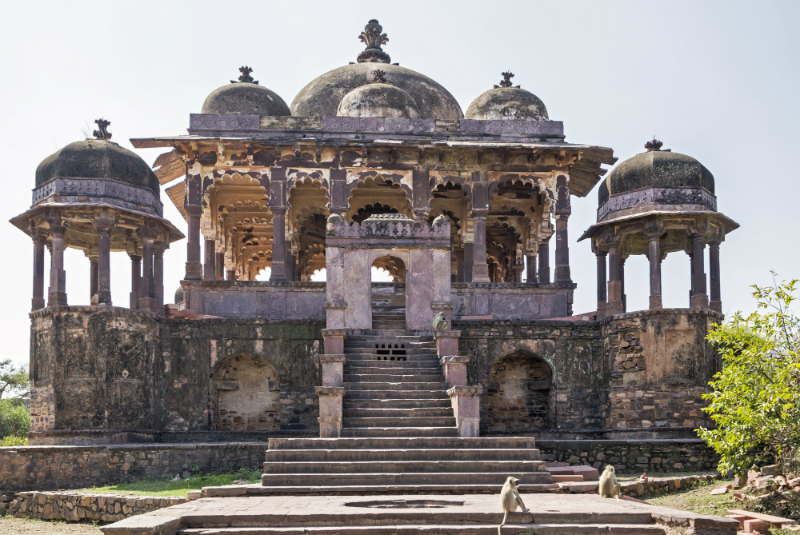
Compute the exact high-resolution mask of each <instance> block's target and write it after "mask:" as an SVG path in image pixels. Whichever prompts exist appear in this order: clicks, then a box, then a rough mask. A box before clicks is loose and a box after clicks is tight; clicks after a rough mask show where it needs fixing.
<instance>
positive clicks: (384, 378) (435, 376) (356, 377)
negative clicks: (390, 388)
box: [344, 369, 444, 383]
mask: <svg viewBox="0 0 800 535" xmlns="http://www.w3.org/2000/svg"><path fill="white" fill-rule="evenodd" d="M443 381H444V377H443V376H442V373H441V371H439V373H431V374H421V373H412V374H409V373H406V372H405V370H402V369H400V370H397V371H395V372H394V373H353V372H350V371H345V372H344V382H345V383H360V382H366V383H375V382H386V383H401V382H402V383H412V382H428V383H440V382H443Z"/></svg>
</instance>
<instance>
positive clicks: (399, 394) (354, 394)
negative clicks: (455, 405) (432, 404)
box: [344, 389, 448, 399]
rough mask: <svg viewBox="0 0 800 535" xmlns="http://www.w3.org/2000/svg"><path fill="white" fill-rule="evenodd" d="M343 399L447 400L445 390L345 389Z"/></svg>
mask: <svg viewBox="0 0 800 535" xmlns="http://www.w3.org/2000/svg"><path fill="white" fill-rule="evenodd" d="M344 396H345V399H448V397H447V394H446V393H445V390H444V389H442V390H356V389H346V390H345V395H344Z"/></svg>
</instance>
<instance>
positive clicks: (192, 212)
mask: <svg viewBox="0 0 800 535" xmlns="http://www.w3.org/2000/svg"><path fill="white" fill-rule="evenodd" d="M202 213H203V208H202V207H200V206H195V205H186V214H187V215H188V216H189V230H188V232H187V234H188V235H187V236H186V240H187V242H186V276H185V279H186V280H197V281H199V280H202V279H203V264H201V263H200V216H201V215H202Z"/></svg>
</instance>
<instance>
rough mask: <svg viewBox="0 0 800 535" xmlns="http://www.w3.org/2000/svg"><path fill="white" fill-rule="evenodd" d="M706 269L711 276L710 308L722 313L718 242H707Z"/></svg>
mask: <svg viewBox="0 0 800 535" xmlns="http://www.w3.org/2000/svg"><path fill="white" fill-rule="evenodd" d="M708 264H709V266H708V269H709V276H710V278H711V303H710V308H711V310H716V311H717V312H719V313H722V297H721V292H720V281H719V242H718V241H712V242H709V244H708Z"/></svg>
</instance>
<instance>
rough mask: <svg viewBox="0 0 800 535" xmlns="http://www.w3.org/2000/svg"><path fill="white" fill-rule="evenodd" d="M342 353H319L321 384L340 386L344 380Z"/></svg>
mask: <svg viewBox="0 0 800 535" xmlns="http://www.w3.org/2000/svg"><path fill="white" fill-rule="evenodd" d="M344 360H345V359H344V355H320V356H319V362H320V364H322V386H342V383H343V381H344Z"/></svg>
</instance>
